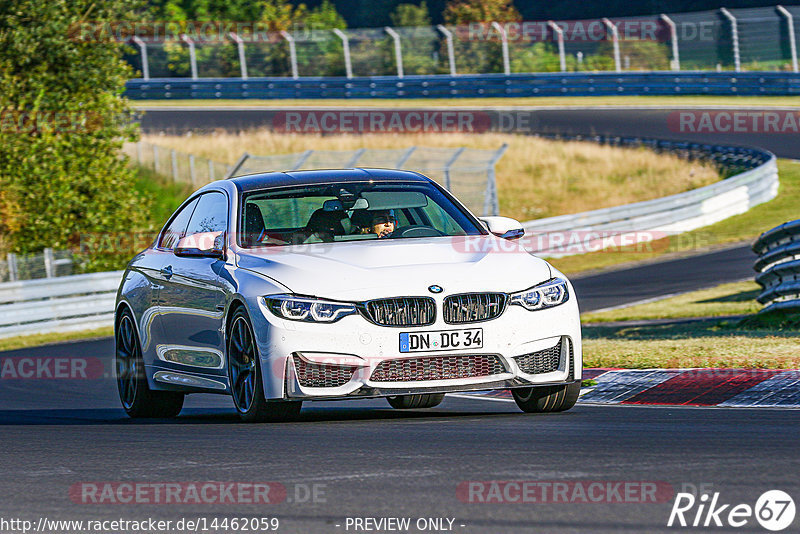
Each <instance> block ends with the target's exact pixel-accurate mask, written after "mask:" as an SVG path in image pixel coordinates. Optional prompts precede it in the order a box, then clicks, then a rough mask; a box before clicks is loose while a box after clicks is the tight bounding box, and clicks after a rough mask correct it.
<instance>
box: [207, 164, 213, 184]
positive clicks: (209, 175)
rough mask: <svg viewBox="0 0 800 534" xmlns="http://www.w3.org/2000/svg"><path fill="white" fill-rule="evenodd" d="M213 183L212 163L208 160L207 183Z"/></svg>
mask: <svg viewBox="0 0 800 534" xmlns="http://www.w3.org/2000/svg"><path fill="white" fill-rule="evenodd" d="M213 181H214V162H213V161H211V160H208V182H209V183H211V182H213Z"/></svg>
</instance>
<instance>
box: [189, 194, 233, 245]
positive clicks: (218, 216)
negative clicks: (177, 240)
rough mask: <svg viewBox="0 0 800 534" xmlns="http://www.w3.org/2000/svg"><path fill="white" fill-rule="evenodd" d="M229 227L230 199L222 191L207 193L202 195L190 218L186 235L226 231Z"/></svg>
mask: <svg viewBox="0 0 800 534" xmlns="http://www.w3.org/2000/svg"><path fill="white" fill-rule="evenodd" d="M227 229H228V199H227V197H226V196H225V195H223V194H222V193H206V194H205V195H202V196H201V197H200V201H199V202H198V203H197V208H195V210H194V214H192V218H191V220H189V226H188V227H187V228H186V235H193V234H201V233H206V232H224V231H225V230H227Z"/></svg>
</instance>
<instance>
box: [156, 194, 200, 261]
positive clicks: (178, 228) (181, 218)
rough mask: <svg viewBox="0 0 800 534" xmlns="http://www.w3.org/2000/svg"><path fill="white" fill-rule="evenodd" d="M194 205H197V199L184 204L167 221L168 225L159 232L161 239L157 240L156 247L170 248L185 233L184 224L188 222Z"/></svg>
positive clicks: (172, 247)
mask: <svg viewBox="0 0 800 534" xmlns="http://www.w3.org/2000/svg"><path fill="white" fill-rule="evenodd" d="M195 206H197V199H194V200H193V201H191V202H189V203H188V204H186V206H184V207H183V209H182V210H181V211H180V212H178V214H177V215H175V217H174V218H173V219H172V221H171V222H170V223H169V226H167V228H166V229H165V230H164V233H163V234H161V239H160V240H159V241H158V248H166V249H169V250H172V249H174V248H175V245H177V244H178V241H180V239H181V238H182V237H183V236H184V235H186V226H187V225H188V224H189V217H191V216H192V212H193V211H194V208H195Z"/></svg>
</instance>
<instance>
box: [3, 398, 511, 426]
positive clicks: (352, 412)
mask: <svg viewBox="0 0 800 534" xmlns="http://www.w3.org/2000/svg"><path fill="white" fill-rule="evenodd" d="M477 403H479V404H477ZM459 404H461V403H459ZM518 415H522V414H521V412H519V411H518V410H517V408H516V406H514V405H513V404H511V403H508V404H506V403H494V402H481V401H478V400H475V401H470V400H468V399H467V400H465V402H464V403H463V405H462V406H452V405H451V406H448V407H437V408H431V409H425V410H393V409H391V408H383V407H379V406H374V407H373V406H361V407H344V406H342V407H339V406H330V405H327V406H314V405H313V404H312V405H310V406H308V407H304V408H303V410H302V412H301V413H300V415H299V416H298V417H297V418H296V419H295V420H293V421H287V422H273V423H265V424H272V425H304V424H316V423H347V422H359V421H372V422H382V421H385V422H396V421H404V420H406V421H407V420H417V421H419V420H426V419H427V420H447V419H451V420H455V419H460V418H468V417H481V418H490V417H509V416H518ZM240 423H241V422H240V420H239V417H238V416H237V415H236V413H235V412H234V411H233V410H231V409H224V408H188V409H184V411H183V412H181V414H180V416H178V417H177V418H174V419H130V418H129V417H127V416H126V415H125V412H123V411H122V410H121V409H113V408H108V409H97V410H92V409H56V410H0V426H16V425H20V426H24V425H39V426H41V425H52V426H63V425H126V426H127V425H186V424H195V425H196V424H240ZM242 424H245V423H242Z"/></svg>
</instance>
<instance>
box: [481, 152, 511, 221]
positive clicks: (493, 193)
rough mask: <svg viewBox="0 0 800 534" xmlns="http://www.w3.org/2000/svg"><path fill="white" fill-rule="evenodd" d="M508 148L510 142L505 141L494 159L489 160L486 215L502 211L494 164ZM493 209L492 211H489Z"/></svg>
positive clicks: (484, 203) (484, 207) (484, 212)
mask: <svg viewBox="0 0 800 534" xmlns="http://www.w3.org/2000/svg"><path fill="white" fill-rule="evenodd" d="M506 150H508V144H507V143H503V146H501V147H500V148H499V149H498V150H497V152H495V153H494V155H493V156H492V159H490V160H489V165H488V167H487V169H486V195H485V196H484V200H483V214H484V215H497V214H499V213H500V204H499V202H498V199H497V177H496V175H495V172H494V166H495V165H496V164H497V162H498V161H500V158H502V157H503V154H505V153H506ZM489 210H491V212H490V211H489Z"/></svg>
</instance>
